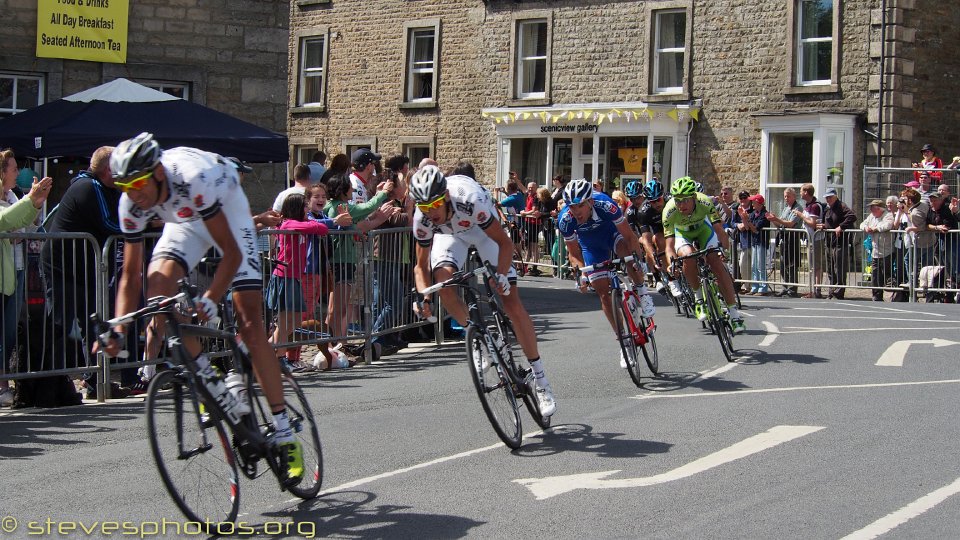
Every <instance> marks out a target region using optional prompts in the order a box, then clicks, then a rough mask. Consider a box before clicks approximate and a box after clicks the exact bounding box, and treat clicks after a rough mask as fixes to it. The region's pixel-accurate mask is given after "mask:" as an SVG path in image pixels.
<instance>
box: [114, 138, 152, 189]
mask: <svg viewBox="0 0 960 540" xmlns="http://www.w3.org/2000/svg"><path fill="white" fill-rule="evenodd" d="M162 153H163V151H162V150H160V145H159V144H157V141H155V140H153V135H152V134H150V133H147V132H146V131H144V132H143V133H141V134H139V135H137V136H136V137H134V138H132V139H127V140H125V141H123V142H122V143H120V144H118V145H117V147H116V148H114V149H113V152H112V153H111V154H110V171H111V172H112V173H113V177H114V178H116V179H118V180H123V179H124V178H129V177H131V176H135V175H137V174H140V173H144V172H147V171H149V170H152V169H153V168H154V167H156V166H157V164H158V163H160V154H162Z"/></svg>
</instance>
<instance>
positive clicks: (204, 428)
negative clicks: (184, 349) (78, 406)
mask: <svg viewBox="0 0 960 540" xmlns="http://www.w3.org/2000/svg"><path fill="white" fill-rule="evenodd" d="M200 401H201V398H200V395H199V393H198V392H197V391H196V389H195V388H194V386H193V384H192V381H191V380H190V378H189V377H188V376H187V375H186V374H184V373H181V372H179V371H164V372H161V373H158V374H157V375H156V376H155V377H154V378H153V381H152V382H151V383H150V388H149V389H148V391H147V403H146V405H147V434H148V437H149V439H150V450H151V452H152V453H153V458H154V460H155V461H156V464H157V471H159V473H160V478H161V479H162V480H163V484H164V486H166V488H167V491H168V492H169V493H170V496H171V497H172V498H173V502H174V503H176V505H177V507H178V508H180V511H181V512H183V515H184V516H186V517H187V519H188V520H190V521H196V522H199V523H206V524H207V526H208V527H209V526H210V525H211V524H217V523H231V522H233V521H234V520H236V518H237V511H238V510H239V508H240V486H239V484H238V483H237V479H238V476H237V463H236V459H235V456H234V454H233V449H232V448H231V446H230V440H229V438H228V437H227V432H226V431H225V430H224V428H223V424H222V422H221V421H220V420H218V419H214V417H213V416H211V415H210V414H209V413H207V412H206V411H205V410H204V406H203V405H202V404H201V402H200ZM207 532H208V533H210V534H212V531H207Z"/></svg>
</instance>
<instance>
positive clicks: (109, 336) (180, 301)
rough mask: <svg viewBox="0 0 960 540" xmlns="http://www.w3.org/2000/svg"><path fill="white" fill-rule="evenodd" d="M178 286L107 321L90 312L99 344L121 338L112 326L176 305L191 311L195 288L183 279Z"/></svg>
mask: <svg viewBox="0 0 960 540" xmlns="http://www.w3.org/2000/svg"><path fill="white" fill-rule="evenodd" d="M179 286H180V292H179V293H177V294H176V295H174V296H154V297H152V298H150V299H148V300H147V305H146V306H144V307H142V308H140V309H138V310H137V311H133V312H130V313H127V314H125V315H120V316H117V317H114V318H113V319H110V320H107V321H103V320H101V319H100V315H99V314H97V313H93V314H91V315H90V322H91V323H92V324H93V328H94V331H95V332H96V333H97V341H98V342H99V343H100V346H101V347H103V348H106V347H107V346H108V342H109V341H118V340H120V339H121V338H122V335H121V334H120V333H119V332H117V331H116V330H114V327H117V326H124V325H127V324H130V323H132V322H134V321H136V320H139V319H142V318H144V317H147V316H150V315H154V314H157V313H163V312H169V311H171V310H172V309H174V308H175V307H177V306H184V307H187V308H189V309H190V310H191V311H192V310H193V309H194V304H193V295H194V292H195V291H194V289H195V288H194V287H193V286H192V285H190V284H189V283H188V282H187V281H186V280H185V279H182V280H180V282H179ZM122 346H123V344H122V343H121V347H122ZM117 356H118V357H119V358H127V357H128V356H129V352H128V351H126V350H123V351H120V352H119V353H118V354H117Z"/></svg>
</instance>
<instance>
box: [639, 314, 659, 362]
mask: <svg viewBox="0 0 960 540" xmlns="http://www.w3.org/2000/svg"><path fill="white" fill-rule="evenodd" d="M640 324H641V325H642V331H643V333H644V336H645V337H646V338H647V342H646V343H644V344H643V345H641V346H640V350H641V351H642V352H643V359H644V360H645V361H646V362H647V367H648V368H650V373H653V375H654V376H657V375H659V374H660V354H659V353H658V352H657V337H656V336H655V335H654V330H655V324H654V322H653V319H648V318H647V317H641V318H640Z"/></svg>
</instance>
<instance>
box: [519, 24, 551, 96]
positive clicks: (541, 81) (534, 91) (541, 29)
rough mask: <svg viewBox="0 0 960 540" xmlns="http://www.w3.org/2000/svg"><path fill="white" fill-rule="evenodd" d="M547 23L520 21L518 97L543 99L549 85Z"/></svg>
mask: <svg viewBox="0 0 960 540" xmlns="http://www.w3.org/2000/svg"><path fill="white" fill-rule="evenodd" d="M548 52H549V44H548V43H547V21H546V20H545V19H535V20H530V21H520V23H519V24H518V26H517V97H518V98H521V99H524V98H543V97H545V96H546V85H547V57H548Z"/></svg>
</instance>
